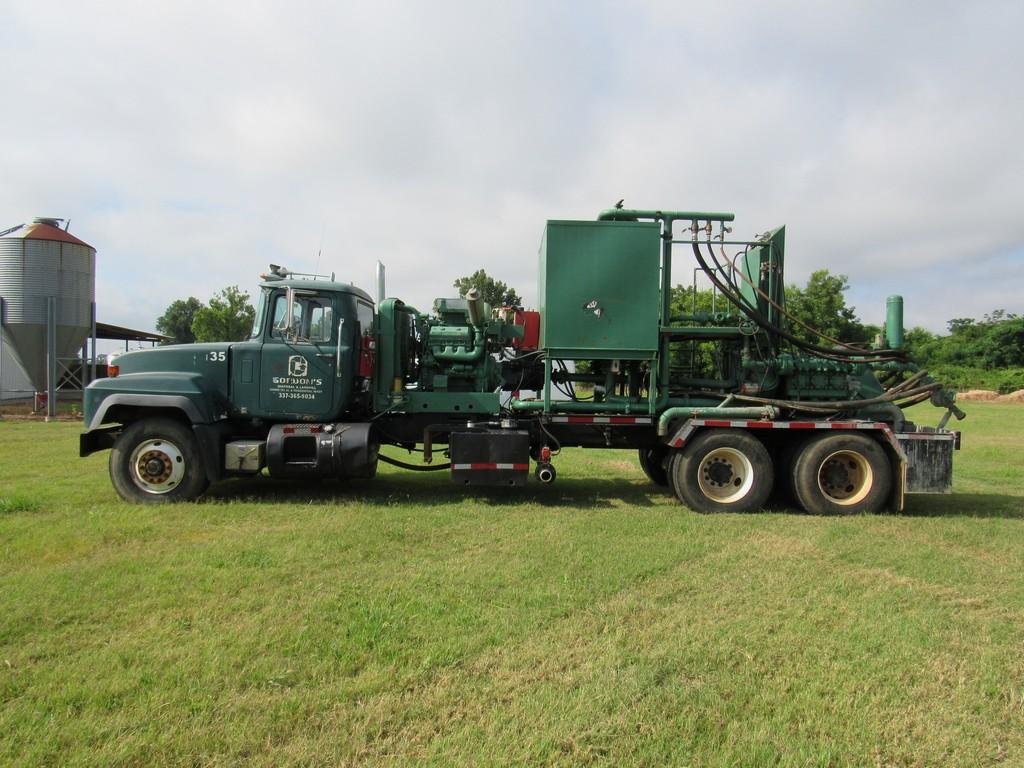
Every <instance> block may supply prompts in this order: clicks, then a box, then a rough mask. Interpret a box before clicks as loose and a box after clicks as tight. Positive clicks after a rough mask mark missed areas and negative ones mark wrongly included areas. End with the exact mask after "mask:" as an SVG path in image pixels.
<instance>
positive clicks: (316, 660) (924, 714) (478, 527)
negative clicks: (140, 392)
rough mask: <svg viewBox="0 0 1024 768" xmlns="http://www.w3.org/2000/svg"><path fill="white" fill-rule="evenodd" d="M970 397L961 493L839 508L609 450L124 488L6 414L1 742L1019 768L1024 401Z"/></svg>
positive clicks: (111, 760) (237, 755) (263, 755)
mask: <svg viewBox="0 0 1024 768" xmlns="http://www.w3.org/2000/svg"><path fill="white" fill-rule="evenodd" d="M969 413H970V416H969V419H968V420H967V421H965V422H962V423H961V424H960V425H959V426H960V427H961V428H962V429H963V432H964V449H963V451H961V452H960V453H958V454H957V456H956V465H957V466H956V478H957V479H956V488H957V493H956V494H954V495H952V496H945V497H921V496H918V497H911V498H910V500H909V504H908V509H907V511H906V513H905V514H903V515H900V516H891V515H880V516H860V517H853V518H843V519H831V518H815V517H809V516H806V515H800V514H792V513H789V512H786V511H781V512H774V513H770V514H760V515H722V516H702V515H697V514H694V513H692V512H690V511H688V510H686V509H684V508H682V507H680V506H678V505H677V504H676V503H675V502H674V501H673V500H672V499H671V498H669V497H668V496H667V495H665V494H664V493H662V492H660V491H659V490H657V489H655V488H653V487H652V486H650V485H648V484H647V483H646V482H645V481H644V479H643V477H642V475H641V473H640V471H639V469H638V468H637V466H636V462H635V457H634V456H633V455H632V454H631V453H630V452H619V451H590V452H584V451H566V452H565V453H564V454H563V455H562V456H560V457H558V458H557V459H556V466H557V467H558V470H559V480H558V482H557V483H556V484H555V485H554V486H552V487H545V488H538V487H537V486H536V485H534V484H531V486H530V487H529V488H528V489H526V490H525V491H524V490H520V491H515V490H509V491H507V492H485V493H481V492H470V493H467V492H466V491H465V489H461V488H456V487H453V486H452V485H451V484H450V483H449V481H448V480H447V479H446V477H445V476H444V473H440V474H441V476H439V477H438V476H427V477H424V476H421V475H418V474H416V475H414V474H412V473H402V472H401V471H399V470H391V469H390V468H387V467H382V470H381V476H380V477H378V479H377V480H375V481H372V482H367V483H352V484H351V485H346V484H344V483H336V482H325V483H321V484H319V485H316V486H312V487H311V486H308V485H303V484H295V483H277V482H273V481H270V480H267V479H259V480H252V481H235V482H229V483H225V484H222V485H220V486H218V487H216V488H215V489H214V491H213V492H212V493H211V494H210V495H209V496H208V497H207V499H206V500H205V501H204V502H202V503H198V504H190V505H178V506H172V507H138V506H131V505H127V504H124V503H122V502H120V501H119V500H118V499H117V498H116V497H115V495H114V492H113V490H112V488H111V487H110V484H109V480H108V478H107V476H106V454H100V455H96V456H92V457H90V458H88V459H78V458H76V456H77V450H76V445H77V444H76V441H77V433H78V428H77V426H76V425H74V424H67V423H55V424H35V423H0V764H12V765H61V766H64V765H140V766H142V765H146V766H148V765H181V764H187V765H216V766H227V765H240V764H247V765H248V764H253V765H268V766H270V765H274V766H277V765H324V764H326V765H375V764H388V765H421V764H427V765H466V764H469V765H535V764H553V765H589V764H593V765H609V766H612V765H615V766H617V765H652V766H653V765H680V766H685V765H692V766H845V765H850V766H873V765H878V766H933V765H944V766H946V765H951V766H982V765H1022V764H1024V652H1022V651H1024V575H1022V573H1021V568H1022V565H1024V468H1022V461H1021V458H1020V457H1021V450H1022V448H1024V437H1022V432H1024V408H1021V407H1019V406H1017V407H1014V406H998V405H981V404H971V405H970V408H969ZM938 414H939V412H938V411H936V410H935V409H930V408H926V409H923V410H919V411H918V418H919V419H920V420H921V421H925V420H928V421H930V422H931V423H934V421H935V419H936V417H937V416H938Z"/></svg>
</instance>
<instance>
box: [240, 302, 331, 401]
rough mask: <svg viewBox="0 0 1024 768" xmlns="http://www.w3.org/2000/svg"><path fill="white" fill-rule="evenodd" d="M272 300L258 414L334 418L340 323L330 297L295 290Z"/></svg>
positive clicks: (264, 346)
mask: <svg viewBox="0 0 1024 768" xmlns="http://www.w3.org/2000/svg"><path fill="white" fill-rule="evenodd" d="M271 301H272V311H271V315H270V316H271V326H270V328H269V329H268V331H267V336H266V342H265V343H264V345H263V355H262V361H261V365H260V382H261V387H260V405H261V410H262V411H263V412H264V413H266V414H267V415H270V416H276V417H287V418H295V419H300V420H303V421H318V420H326V419H331V418H333V417H335V416H336V415H337V414H338V411H339V410H340V408H339V405H340V403H339V402H338V398H339V397H340V396H341V395H342V393H341V389H342V388H340V387H338V386H337V385H336V381H335V378H336V373H337V367H336V366H337V357H338V343H339V330H340V328H339V322H340V320H339V318H338V314H339V313H338V312H337V311H336V307H335V299H334V296H333V295H331V294H328V293H320V292H317V291H307V290H301V289H297V288H296V289H290V290H281V291H275V292H274V294H273V295H272V297H271ZM340 325H341V328H343V327H344V324H343V323H341V324H340Z"/></svg>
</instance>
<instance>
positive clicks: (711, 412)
mask: <svg viewBox="0 0 1024 768" xmlns="http://www.w3.org/2000/svg"><path fill="white" fill-rule="evenodd" d="M776 416H778V410H777V409H775V408H773V407H772V406H770V405H766V406H763V407H760V408H750V407H742V406H740V407H729V408H722V407H721V406H716V407H712V408H692V407H691V408H687V407H682V408H669V409H667V410H666V411H664V412H663V413H662V414H661V416H659V417H658V434H659V435H667V434H668V425H669V422H670V421H672V419H678V418H682V417H685V418H689V419H707V418H711V419H714V418H719V417H721V418H723V419H760V420H762V421H771V420H773V419H774V418H775V417H776Z"/></svg>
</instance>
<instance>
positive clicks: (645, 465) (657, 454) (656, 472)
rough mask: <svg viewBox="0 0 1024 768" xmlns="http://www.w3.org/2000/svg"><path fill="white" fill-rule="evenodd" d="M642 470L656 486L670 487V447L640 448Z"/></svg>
mask: <svg viewBox="0 0 1024 768" xmlns="http://www.w3.org/2000/svg"><path fill="white" fill-rule="evenodd" d="M638 453H639V454H640V468H641V469H642V470H643V471H644V474H645V475H647V479H648V480H650V481H651V482H652V483H654V484H655V485H664V486H667V485H668V467H667V465H668V446H667V445H656V446H654V447H652V448H640V449H639V451H638Z"/></svg>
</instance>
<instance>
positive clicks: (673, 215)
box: [597, 208, 736, 221]
mask: <svg viewBox="0 0 1024 768" xmlns="http://www.w3.org/2000/svg"><path fill="white" fill-rule="evenodd" d="M735 218H736V214H734V213H723V212H719V213H710V212H703V213H701V212H696V211H651V210H640V209H635V208H609V209H607V210H604V211H601V213H599V214H598V215H597V220H598V221H636V220H637V219H654V220H655V221H680V220H683V219H686V220H687V221H689V220H692V219H700V220H701V221H732V220H734V219H735Z"/></svg>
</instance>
